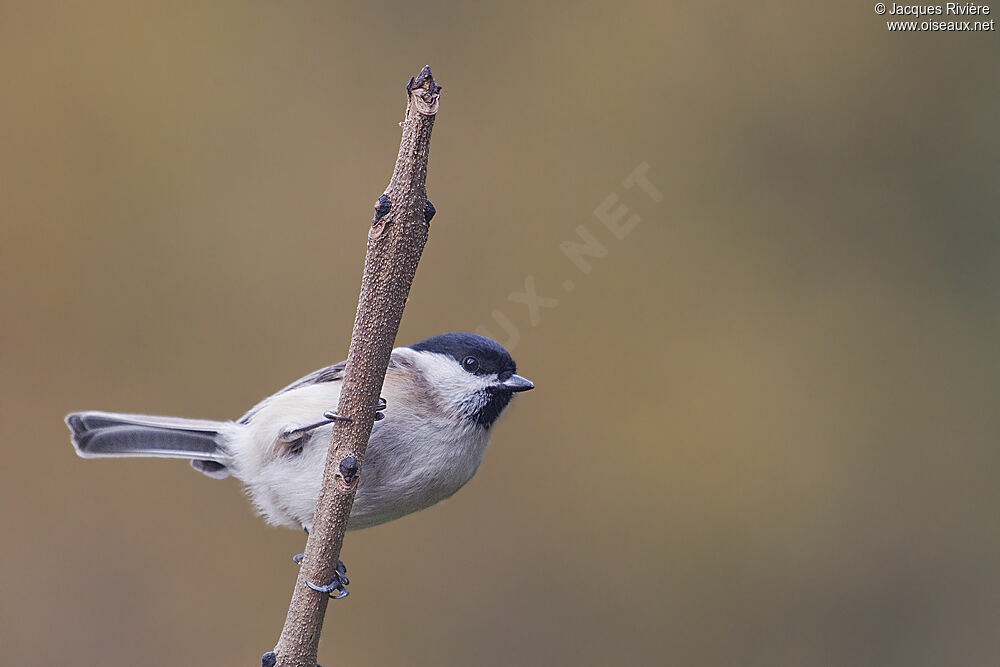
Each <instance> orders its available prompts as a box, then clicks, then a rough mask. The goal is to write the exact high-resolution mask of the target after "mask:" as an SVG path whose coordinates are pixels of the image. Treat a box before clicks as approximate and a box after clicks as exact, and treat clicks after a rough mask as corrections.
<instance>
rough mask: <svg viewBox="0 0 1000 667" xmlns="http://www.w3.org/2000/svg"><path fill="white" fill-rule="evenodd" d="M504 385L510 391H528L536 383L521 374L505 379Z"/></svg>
mask: <svg viewBox="0 0 1000 667" xmlns="http://www.w3.org/2000/svg"><path fill="white" fill-rule="evenodd" d="M503 386H504V387H506V388H507V389H509V390H510V391H528V390H529V389H534V388H535V383H534V382H532V381H531V380H529V379H528V378H525V377H521V376H520V375H511V376H510V377H509V378H507V379H506V380H504V382H503Z"/></svg>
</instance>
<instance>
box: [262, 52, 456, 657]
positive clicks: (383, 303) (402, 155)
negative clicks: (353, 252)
mask: <svg viewBox="0 0 1000 667" xmlns="http://www.w3.org/2000/svg"><path fill="white" fill-rule="evenodd" d="M406 90H407V95H408V101H407V105H406V119H405V120H404V121H403V138H402V140H401V141H400V143H399V155H398V156H397V157H396V168H395V169H394V171H393V173H392V180H390V181H389V187H388V188H386V190H385V194H383V195H382V196H381V197H379V200H378V201H377V202H376V204H375V219H374V220H373V221H372V228H371V230H370V231H369V232H368V252H367V255H366V256H365V272H364V277H363V278H362V280H361V297H360V299H359V301H358V313H357V316H356V317H355V320H354V333H353V334H352V335H351V349H350V352H349V353H348V355H347V369H346V371H345V376H344V385H343V389H342V391H341V394H340V404H339V406H338V407H337V412H338V413H339V414H341V415H343V416H345V417H348V418H349V419H350V421H336V422H334V426H333V438H332V439H331V441H330V452H329V455H328V456H327V458H326V469H325V470H324V472H323V488H322V490H321V491H320V495H319V500H318V501H317V503H316V514H315V516H314V518H313V525H312V530H311V531H310V532H309V539H308V540H307V542H306V550H305V559H304V560H303V562H302V567H301V569H300V570H299V576H298V579H297V580H296V581H295V591H294V593H293V594H292V601H291V604H290V605H289V607H288V616H287V617H286V618H285V627H284V628H283V629H282V631H281V638H280V639H279V640H278V645H277V646H276V647H275V651H274V652H275V654H276V656H274V657H276V658H277V663H276V664H277V665H278V666H279V667H315V665H316V654H317V651H318V649H319V636H320V631H321V630H322V628H323V616H324V614H325V613H326V605H327V602H328V600H329V598H328V596H327V595H326V594H325V593H320V592H317V591H315V590H313V589H311V588H309V586H308V585H306V582H307V581H311V582H314V583H317V584H326V583H328V582H330V581H332V580H333V578H334V576H335V573H336V566H337V561H338V559H339V558H340V547H341V545H342V544H343V540H344V532H345V531H346V530H347V519H348V517H349V516H350V514H351V507H352V506H353V504H354V493H355V491H356V490H357V487H358V479H359V477H360V475H359V471H360V467H359V466H360V465H361V464H363V462H364V459H365V448H366V447H367V445H368V437H369V436H370V435H371V431H372V424H373V423H374V420H375V405H376V403H377V401H378V399H379V392H380V391H381V389H382V381H383V380H384V379H385V370H386V367H387V366H388V364H389V355H390V354H391V352H392V346H393V343H394V341H395V340H396V332H397V331H398V330H399V321H400V319H401V318H402V316H403V306H404V305H405V304H406V297H407V295H408V294H409V292H410V285H411V284H412V282H413V275H414V273H415V272H416V270H417V262H418V261H420V255H421V253H422V252H423V249H424V244H425V243H426V242H427V231H428V229H429V227H430V217H431V215H432V214H433V211H434V208H433V206H431V205H430V202H428V201H427V191H426V189H425V187H424V184H425V181H426V178H427V155H428V151H429V149H430V140H431V129H432V128H433V127H434V117H435V114H436V113H437V110H438V93H439V91H440V90H441V87H440V86H438V85H437V84H436V83H435V82H434V77H433V76H432V75H431V69H430V67H424V69H423V70H422V71H421V72H420V74H419V75H417V77H416V78H415V79H410V83H409V84H408V85H407V87H406ZM389 409H390V410H391V409H392V406H389ZM268 658H271V659H273V657H272V656H271V654H267V655H266V656H265V664H266V663H267V662H270V661H271V660H269V659H268Z"/></svg>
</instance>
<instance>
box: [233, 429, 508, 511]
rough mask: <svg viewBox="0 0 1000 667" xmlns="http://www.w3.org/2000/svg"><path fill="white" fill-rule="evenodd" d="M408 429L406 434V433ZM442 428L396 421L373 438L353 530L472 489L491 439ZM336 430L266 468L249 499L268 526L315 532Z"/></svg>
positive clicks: (474, 432)
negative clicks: (464, 488) (470, 484)
mask: <svg viewBox="0 0 1000 667" xmlns="http://www.w3.org/2000/svg"><path fill="white" fill-rule="evenodd" d="M404 427H405V428H406V429H407V432H406V433H402V429H403V428H404ZM442 431H445V432H447V429H442V428H441V426H440V425H435V424H421V423H414V422H412V421H409V422H403V421H402V420H398V422H397V423H396V424H393V423H392V419H391V417H389V418H387V419H386V420H384V421H383V422H379V423H377V424H376V428H375V430H374V431H373V432H372V436H371V439H370V441H369V444H368V449H367V452H366V455H365V462H364V464H363V465H362V469H361V481H360V483H359V485H358V492H357V495H356V496H355V500H354V506H353V509H352V511H351V516H350V519H349V521H348V530H357V529H359V528H367V527H369V526H375V525H378V524H380V523H385V522H386V521H391V520H393V519H397V518H399V517H401V516H405V515H407V514H411V513H413V512H416V511H419V510H422V509H425V508H427V507H430V506H431V505H434V504H435V503H438V502H440V501H441V500H444V499H445V498H448V497H449V496H451V495H452V494H454V493H455V492H456V491H458V489H460V488H461V487H462V486H463V485H464V484H465V483H466V482H468V481H469V480H470V479H471V478H472V476H473V475H474V474H475V472H476V470H477V469H478V467H479V464H480V463H481V462H482V458H483V453H484V451H485V448H486V444H487V443H488V441H489V432H488V431H486V430H484V429H479V428H476V429H468V430H462V431H460V432H459V435H458V436H457V437H453V438H442V437H441V435H440V434H441V433H442ZM330 437H331V429H330V428H321V429H317V430H316V432H315V434H314V435H313V437H312V438H310V440H309V442H308V443H307V444H306V445H305V446H304V447H303V448H302V450H301V451H300V452H298V453H294V454H293V453H283V454H279V455H278V456H277V457H276V458H275V459H273V460H272V461H270V462H268V463H267V464H265V465H263V466H262V467H261V469H260V474H259V475H258V476H257V478H256V479H255V480H254V482H253V483H252V484H248V485H247V488H248V492H249V494H250V496H251V497H252V499H253V501H254V504H255V505H256V506H257V508H258V509H259V510H260V512H261V514H263V515H264V516H265V517H266V518H267V519H268V521H270V522H271V523H274V524H278V525H285V526H289V527H295V528H298V527H303V528H306V529H310V528H311V527H312V523H313V513H314V511H315V508H316V499H317V498H318V497H319V492H320V489H321V487H322V485H323V469H324V466H325V464H326V455H327V451H328V447H329V443H330Z"/></svg>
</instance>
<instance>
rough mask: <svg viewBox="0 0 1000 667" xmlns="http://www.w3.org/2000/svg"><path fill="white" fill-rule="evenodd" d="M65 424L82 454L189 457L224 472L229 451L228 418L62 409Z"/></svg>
mask: <svg viewBox="0 0 1000 667" xmlns="http://www.w3.org/2000/svg"><path fill="white" fill-rule="evenodd" d="M66 424H67V425H68V426H69V428H70V430H71V431H73V447H75V448H76V453H77V454H79V455H80V456H82V457H84V458H100V457H113V458H121V457H135V456H146V457H155V458H173V459H189V460H190V461H191V465H192V466H194V467H195V469H197V470H199V471H201V472H203V473H205V474H206V475H209V476H210V477H218V478H222V477H228V476H229V470H228V468H227V467H226V466H227V465H228V464H229V462H230V460H231V457H230V455H229V454H228V453H227V452H226V450H225V449H224V448H223V446H222V440H223V437H222V435H223V433H224V432H225V431H226V428H227V426H228V427H231V426H232V425H231V424H229V423H228V422H217V421H210V420H207V419H182V418H180V417H153V416H149V415H128V414H121V413H116V412H97V411H88V412H74V413H72V414H69V415H67V416H66Z"/></svg>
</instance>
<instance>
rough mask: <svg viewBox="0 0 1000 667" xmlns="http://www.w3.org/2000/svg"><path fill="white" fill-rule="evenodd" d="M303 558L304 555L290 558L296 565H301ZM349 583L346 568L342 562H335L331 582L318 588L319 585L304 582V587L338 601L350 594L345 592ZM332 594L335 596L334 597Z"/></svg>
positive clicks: (307, 581)
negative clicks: (335, 566)
mask: <svg viewBox="0 0 1000 667" xmlns="http://www.w3.org/2000/svg"><path fill="white" fill-rule="evenodd" d="M303 558H305V554H295V555H294V556H292V560H293V561H294V562H295V564H296V565H302V559H303ZM350 583H351V580H350V579H348V578H347V566H346V565H344V561H342V560H338V561H337V569H336V571H335V572H334V573H333V581H331V582H330V583H329V584H327V585H325V586H320V585H319V584H314V583H313V582H311V581H309V580H308V579H307V580H306V586H308V587H309V588H311V589H313V590H314V591H317V592H319V593H329V594H330V597H331V598H333V599H334V600H339V599H341V598H346V597H347V596H348V595H350V594H351V592H350V591H348V590H347V586H348V585H349V584H350ZM334 592H336V593H337V594H336V595H334Z"/></svg>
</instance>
